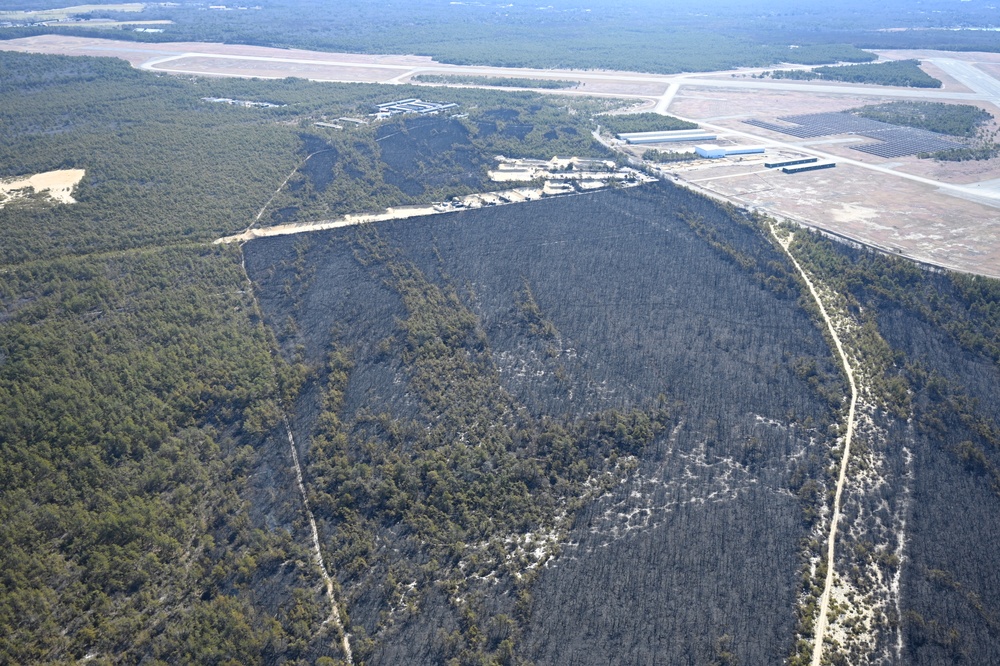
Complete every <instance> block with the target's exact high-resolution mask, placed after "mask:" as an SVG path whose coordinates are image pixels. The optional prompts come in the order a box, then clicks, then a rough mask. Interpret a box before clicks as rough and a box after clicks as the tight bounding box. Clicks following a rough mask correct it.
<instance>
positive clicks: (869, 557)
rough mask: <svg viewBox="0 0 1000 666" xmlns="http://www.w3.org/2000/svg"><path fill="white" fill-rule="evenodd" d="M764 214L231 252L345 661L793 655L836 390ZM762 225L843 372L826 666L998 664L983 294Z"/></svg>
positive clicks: (813, 566) (445, 222)
mask: <svg viewBox="0 0 1000 666" xmlns="http://www.w3.org/2000/svg"><path fill="white" fill-rule="evenodd" d="M766 229H767V221H766V220H764V219H762V218H759V217H756V216H752V215H749V214H746V213H744V212H742V211H739V210H738V209H736V208H733V207H729V206H724V205H719V204H717V203H715V202H713V201H711V200H709V199H706V198H704V197H702V196H700V195H697V194H694V193H691V192H689V191H686V190H683V189H680V188H676V187H674V186H672V185H669V184H663V183H659V184H654V185H647V186H643V187H641V188H637V189H632V190H628V191H624V190H622V191H608V192H603V193H595V194H589V195H580V196H574V197H565V198H559V199H552V200H546V201H541V202H536V203H532V204H525V205H521V206H513V207H504V208H494V209H482V210H477V211H464V212H460V213H454V214H448V215H443V216H436V217H430V218H422V219H414V220H409V221H400V222H389V223H382V224H378V225H369V226H363V227H358V228H351V229H345V230H337V231H331V232H322V233H316V234H309V235H300V236H290V237H286V238H281V239H267V240H259V241H254V242H251V243H250V244H248V245H246V246H245V248H244V252H245V256H246V264H247V269H248V273H249V275H250V277H251V278H252V280H253V282H254V284H255V289H256V292H257V296H258V298H259V301H260V303H261V307H262V313H263V316H264V318H265V321H266V322H267V323H268V324H269V326H270V327H271V329H272V330H273V331H274V333H275V335H276V338H277V343H278V345H279V347H280V353H281V355H282V356H283V358H284V360H285V361H286V362H287V363H288V364H289V365H290V366H293V367H299V368H301V372H300V376H301V378H302V383H301V387H300V389H299V390H298V392H297V397H296V398H295V400H294V402H293V403H292V404H288V405H286V408H287V409H288V411H289V412H290V413H291V414H292V417H291V430H292V431H293V432H294V436H295V441H296V442H297V446H298V455H299V457H300V458H301V460H302V463H303V470H304V476H305V486H306V488H307V494H308V497H309V503H310V505H311V506H312V507H313V509H314V512H315V517H316V521H317V524H318V534H319V540H320V543H321V548H322V551H323V552H324V554H325V556H326V561H327V562H328V563H329V566H330V567H331V574H332V575H333V576H334V577H335V578H336V580H337V583H338V603H339V604H341V607H342V608H343V610H344V611H345V615H346V616H347V617H348V618H349V620H348V621H347V622H346V623H345V626H344V631H346V632H347V634H348V635H349V636H350V640H351V642H352V648H353V658H354V659H355V660H359V661H363V662H364V663H372V664H378V663H383V664H388V663H403V662H410V663H444V662H450V661H451V660H457V661H455V663H520V662H524V661H529V662H533V663H552V664H556V663H574V664H604V663H609V662H611V663H614V662H622V663H637V664H638V663H665V662H666V663H676V664H703V663H777V662H781V661H785V660H788V661H790V662H794V663H798V661H799V660H802V662H803V663H808V661H807V659H808V654H809V652H810V650H811V648H810V647H809V646H810V644H811V641H812V640H813V639H814V636H813V632H814V623H815V614H816V612H817V610H816V609H817V606H816V604H817V599H818V595H819V588H821V587H822V585H823V582H822V581H823V575H824V574H825V571H826V564H825V562H824V561H822V558H821V553H824V552H825V545H826V544H825V538H826V537H825V535H826V533H827V532H828V530H829V522H830V512H831V507H830V502H831V499H830V498H831V496H832V494H833V489H834V486H835V484H836V473H835V468H836V463H837V461H839V459H840V458H839V457H838V454H839V452H840V450H841V448H840V447H841V446H842V440H843V437H842V435H843V429H844V418H845V413H846V407H845V404H846V402H845V401H846V396H848V394H849V388H848V386H847V381H846V377H845V375H844V371H843V368H842V367H841V365H840V362H839V360H838V358H837V357H836V355H835V352H834V351H833V347H832V345H831V342H830V339H829V335H828V334H827V333H826V331H825V329H824V327H823V325H822V323H821V322H820V321H819V319H818V315H817V310H816V304H815V303H814V302H812V301H811V300H810V297H809V293H808V292H807V291H806V289H805V287H804V286H803V283H802V281H801V278H800V277H799V275H798V274H797V272H796V269H795V268H794V267H793V265H792V263H791V261H790V260H789V257H788V256H786V255H785V254H784V253H783V252H782V248H781V246H780V245H779V244H777V243H774V242H772V240H771V237H770V236H769V234H768V233H767V230H766ZM786 233H789V234H792V235H794V241H793V242H792V243H791V251H792V252H793V256H797V257H799V261H800V262H801V265H802V266H803V267H804V270H807V271H808V274H810V275H812V277H813V279H815V280H816V281H817V282H819V283H821V284H823V285H824V287H823V293H824V297H823V298H824V300H828V302H827V309H828V310H830V311H831V312H834V313H835V317H836V316H839V317H840V318H839V319H838V320H837V321H838V323H837V329H838V330H840V331H842V333H841V336H842V337H843V338H844V340H845V341H846V346H847V348H848V349H849V356H850V358H851V363H852V364H853V365H855V368H856V375H857V376H858V377H859V380H858V381H859V383H860V385H861V386H862V390H861V391H860V395H861V399H860V404H861V405H862V408H861V409H860V412H861V413H862V415H863V418H859V425H858V434H857V435H856V440H855V443H854V445H853V446H852V451H851V453H852V454H853V455H852V458H851V463H850V467H849V474H848V479H849V482H848V483H847V485H846V487H845V489H844V497H845V499H844V504H843V508H842V512H843V515H842V516H841V517H840V525H841V533H840V535H839V536H838V540H837V544H836V560H835V570H836V575H835V577H834V579H835V581H836V583H835V586H834V588H835V589H834V590H833V592H832V598H834V599H842V600H843V601H842V602H841V603H843V605H844V606H845V607H846V606H847V605H848V604H847V600H848V599H850V601H852V602H854V603H853V606H852V607H853V608H854V611H853V612H854V613H855V615H858V617H855V616H853V615H852V614H851V611H847V610H844V611H842V612H840V613H839V615H838V614H837V612H836V611H837V603H838V602H837V601H834V602H832V605H833V608H834V612H833V614H832V615H831V617H834V616H836V617H835V619H833V620H831V623H830V628H829V630H828V632H827V634H826V640H827V642H829V643H830V645H831V647H830V648H829V649H828V650H827V655H826V657H825V659H826V660H830V659H836V658H845V659H848V660H849V663H866V660H870V661H871V662H873V663H874V662H876V661H883V660H887V661H888V662H890V663H941V661H942V660H951V661H956V663H959V662H962V661H963V660H972V662H975V661H978V660H980V659H987V660H989V659H992V658H996V656H997V655H996V654H994V651H995V649H996V648H995V645H996V641H995V640H994V639H995V637H996V631H997V627H998V625H997V616H996V615H995V611H994V610H993V609H992V608H991V607H990V604H989V599H995V598H996V595H997V594H998V592H1000V591H998V590H997V588H996V585H997V577H996V575H995V573H993V572H994V571H995V564H996V562H995V561H994V560H995V557H996V556H995V554H994V553H993V552H992V551H991V550H990V548H989V547H988V546H989V543H988V541H989V537H987V536H985V535H987V534H990V533H991V530H990V529H986V528H985V527H986V526H987V525H990V526H994V525H995V524H996V522H997V521H998V520H1000V518H998V516H1000V513H998V511H997V509H998V508H1000V506H998V499H1000V496H998V488H1000V481H998V479H1000V475H998V473H997V471H996V470H997V467H996V464H997V463H998V462H1000V455H998V451H997V446H998V443H1000V442H998V439H997V422H996V414H997V409H996V405H995V395H994V394H995V388H996V387H997V386H998V385H1000V374H998V371H997V364H996V361H997V354H996V351H997V346H996V343H997V339H996V329H995V328H992V329H990V326H989V322H983V321H976V319H977V318H976V317H974V316H973V315H969V316H968V317H967V319H968V321H965V322H963V321H961V320H957V321H956V320H954V319H953V318H952V317H953V316H954V315H955V313H957V312H962V311H969V308H970V307H971V308H979V307H992V308H993V311H992V315H991V316H992V317H994V318H995V317H996V312H995V301H991V299H992V298H993V297H994V296H995V294H996V290H997V287H996V285H995V284H994V283H991V282H989V281H985V280H980V281H979V282H981V283H983V284H981V285H978V290H977V285H976V284H975V283H976V282H977V281H976V280H975V279H973V278H960V277H954V276H947V275H940V274H934V273H929V272H926V271H923V270H920V269H918V268H916V267H914V266H913V265H912V264H908V263H905V262H902V261H900V260H892V259H888V258H883V257H881V255H872V254H871V253H869V252H866V251H862V250H857V249H851V248H848V247H845V246H841V245H837V244H834V243H832V242H830V241H828V240H826V239H823V238H822V237H819V236H816V235H814V234H811V233H808V232H806V231H804V230H796V231H791V230H787V231H786ZM838 313H839V314H838ZM989 321H992V320H989ZM993 324H994V325H995V322H993ZM990 336H992V337H990ZM943 433H946V434H943ZM959 507H960V508H959ZM956 509H958V513H957V514H956V513H955V511H956ZM845 526H847V527H845ZM977 526H978V528H977ZM960 535H961V536H960ZM956 542H961V543H963V544H965V545H964V546H963V547H962V548H961V549H960V550H956V549H955V548H954V544H955V543H956ZM944 544H951V547H945V546H944ZM942 595H946V596H948V597H949V598H950V601H949V603H948V604H945V605H942V604H940V603H938V600H939V598H940V597H941V596H942ZM857 609H862V610H860V611H859V610H857ZM314 649H320V648H319V647H318V646H314ZM324 654H327V653H326V652H324ZM329 654H331V656H335V657H336V656H340V657H342V656H343V655H338V654H337V653H336V651H334V652H332V653H329ZM727 660H728V661H727ZM831 663H837V661H832V662H831ZM970 663H971V662H970Z"/></svg>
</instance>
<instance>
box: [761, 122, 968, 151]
mask: <svg viewBox="0 0 1000 666" xmlns="http://www.w3.org/2000/svg"><path fill="white" fill-rule="evenodd" d="M778 120H781V121H783V122H786V123H793V124H791V125H777V124H775V123H768V122H765V121H763V120H744V121H743V122H745V123H746V124H748V125H753V126H754V127H761V128H763V129H767V130H772V131H774V132H781V133H783V134H791V135H792V136H794V137H798V138H800V139H812V138H814V137H818V136H832V135H836V134H859V135H861V136H865V137H868V138H869V139H876V140H877V141H878V143H866V144H864V145H861V146H851V148H852V149H853V150H858V151H861V152H863V153H868V154H870V155H877V156H878V157H886V158H889V157H903V156H905V155H916V154H918V153H933V152H936V151H938V150H952V149H955V148H964V147H965V145H964V144H961V143H958V142H956V141H949V140H947V139H943V138H941V135H940V134H935V133H934V132H928V131H927V130H922V129H916V128H913V127H900V126H899V125H890V124H889V123H883V122H881V121H878V120H871V119H870V118H862V117H860V116H855V115H852V114H850V113H811V114H807V115H801V116H785V117H783V118H778Z"/></svg>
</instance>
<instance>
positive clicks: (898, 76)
mask: <svg viewBox="0 0 1000 666" xmlns="http://www.w3.org/2000/svg"><path fill="white" fill-rule="evenodd" d="M761 76H762V77H770V78H773V79H796V80H799V81H813V80H816V79H820V80H823V81H843V82H844V83H870V84H873V85H879V86H902V87H906V88H940V87H941V81H940V80H938V79H935V78H934V77H933V76H930V75H929V74H927V72H925V71H923V70H922V69H920V62H919V61H917V60H893V61H889V62H879V63H873V64H864V65H841V66H838V67H815V68H813V69H807V70H802V69H779V70H776V71H773V72H764V73H763V74H762V75H761Z"/></svg>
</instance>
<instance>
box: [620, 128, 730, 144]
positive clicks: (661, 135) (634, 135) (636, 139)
mask: <svg viewBox="0 0 1000 666" xmlns="http://www.w3.org/2000/svg"><path fill="white" fill-rule="evenodd" d="M618 138H619V139H621V140H622V141H624V142H625V143H629V144H642V143H677V142H681V141H714V140H715V135H714V134H708V133H707V132H705V130H700V129H696V130H671V131H666V132H627V133H623V134H619V135H618Z"/></svg>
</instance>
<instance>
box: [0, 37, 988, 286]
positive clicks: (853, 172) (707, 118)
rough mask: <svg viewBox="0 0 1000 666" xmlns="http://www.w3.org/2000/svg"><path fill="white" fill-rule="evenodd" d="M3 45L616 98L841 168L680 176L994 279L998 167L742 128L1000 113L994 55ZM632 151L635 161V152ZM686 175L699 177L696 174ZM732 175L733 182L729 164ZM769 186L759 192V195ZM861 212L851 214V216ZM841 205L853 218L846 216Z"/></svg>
mask: <svg viewBox="0 0 1000 666" xmlns="http://www.w3.org/2000/svg"><path fill="white" fill-rule="evenodd" d="M0 49H7V50H16V51H22V52H36V53H54V54H67V55H91V56H115V57H119V58H123V59H125V60H128V61H129V62H130V63H131V64H132V65H133V66H135V67H139V68H142V69H146V70H149V71H157V72H169V73H179V74H180V73H183V74H199V75H206V76H232V77H260V78H284V77H287V76H296V77H301V78H308V79H312V80H317V81H349V82H369V83H390V84H396V83H406V82H408V81H410V80H411V79H412V77H414V76H416V75H419V74H448V73H452V74H462V75H467V76H502V77H519V78H535V79H557V80H572V81H579V82H580V85H579V87H578V88H576V89H573V90H556V91H545V92H550V93H554V94H559V95H567V96H568V95H584V96H596V97H614V98H619V99H622V100H633V101H634V102H635V103H636V105H637V107H639V108H650V107H652V108H654V109H655V110H657V111H659V112H661V113H666V112H669V113H671V114H672V115H677V116H678V117H681V118H684V119H686V120H691V121H695V122H698V123H701V124H702V125H703V126H704V127H706V128H708V129H711V130H715V131H716V132H718V133H719V134H720V138H721V139H722V142H723V143H726V142H728V143H739V144H744V145H747V144H753V145H765V146H767V147H768V148H769V151H792V152H793V153H801V154H804V155H808V156H814V157H818V158H819V159H821V160H831V161H835V162H837V163H838V165H839V166H838V168H836V169H833V170H830V171H826V172H823V173H821V174H802V175H799V176H797V177H786V176H785V174H773V175H772V174H753V175H746V174H741V175H736V174H740V170H744V171H747V172H750V171H752V170H754V169H755V168H756V169H757V170H759V169H760V168H761V167H760V166H759V165H758V166H757V167H754V166H752V161H749V162H740V163H735V164H734V163H733V162H731V161H729V160H721V161H719V162H714V163H710V164H699V165H697V166H692V165H688V166H687V167H686V168H685V169H684V170H681V169H679V168H677V167H672V168H671V169H670V171H671V172H673V173H676V174H677V175H678V176H679V177H680V178H681V179H682V180H691V181H694V185H695V186H697V187H699V188H704V189H708V190H710V191H712V192H714V193H715V194H717V195H720V196H726V197H731V198H733V200H734V201H737V202H739V203H744V204H746V205H751V206H754V207H755V208H758V209H760V210H762V211H764V212H772V213H775V214H778V215H782V216H786V217H790V218H795V219H800V220H801V221H803V222H806V223H808V224H810V225H813V226H816V227H819V228H823V229H827V230H829V231H832V232H834V233H839V234H843V235H846V236H849V237H852V238H855V239H856V240H858V241H860V242H864V243H869V244H872V245H875V246H878V247H882V248H885V249H888V250H890V251H893V252H898V253H900V254H903V255H905V256H910V257H913V258H915V259H919V260H922V261H929V262H932V263H935V264H938V265H941V266H945V267H949V268H954V269H958V270H963V271H970V272H977V273H983V274H987V275H993V276H1000V237H998V233H1000V232H998V225H1000V185H998V183H1000V160H990V161H987V162H969V163H953V164H944V163H938V162H933V161H930V160H919V159H917V158H916V157H902V158H895V159H893V160H891V161H890V160H886V159H882V158H879V157H876V156H873V155H868V154H865V153H861V152H858V151H856V150H852V149H851V146H852V145H856V144H857V143H858V142H870V140H868V139H863V138H861V137H857V136H850V135H844V136H831V137H818V138H815V139H808V140H801V139H796V138H795V137H792V136H789V135H785V134H781V133H777V132H772V131H769V130H766V129H762V128H758V127H752V126H750V125H747V124H745V123H744V122H742V121H743V120H746V119H749V118H754V119H758V120H764V121H769V122H773V121H774V120H775V119H776V118H779V117H783V116H788V115H794V114H805V113H819V112H833V111H844V110H847V109H851V108H856V107H859V106H863V105H865V104H878V103H883V102H888V101H893V100H900V99H902V100H927V101H943V102H961V103H966V104H976V105H978V106H980V107H981V108H983V109H985V110H987V111H989V112H990V113H994V114H995V115H1000V81H998V80H997V79H995V78H993V77H994V76H995V75H997V74H998V72H1000V54H989V53H949V52H939V51H926V52H916V51H898V52H892V51H883V52H881V53H880V55H881V56H882V57H884V58H889V59H907V58H917V59H921V60H923V61H925V63H926V67H927V69H928V71H929V72H931V73H932V74H933V75H934V76H937V77H939V78H941V79H942V80H943V81H944V86H943V87H942V88H941V89H912V88H895V87H882V86H866V85H854V84H844V83H818V82H807V81H789V80H778V81H775V80H768V79H754V78H751V77H750V76H748V75H749V74H753V73H756V72H758V71H760V70H750V69H747V70H740V71H734V72H719V73H713V74H681V75H672V76H668V75H654V74H640V73H634V72H609V71H576V70H535V69H526V68H501V67H479V66H458V65H443V64H440V63H437V62H435V61H434V60H432V59H431V58H427V57H420V56H372V55H358V54H344V53H321V52H310V51H301V50H282V49H273V48H265V47H256V46H242V45H223V44H198V43H160V44H140V43H132V42H118V41H113V40H105V39H88V38H78V37H63V36H58V35H43V36H38V37H30V38H23V39H17V40H9V41H2V42H0ZM638 154H641V153H638ZM691 169H694V171H693V172H692V171H691ZM734 169H735V170H736V173H735V174H734V172H733V170H734ZM763 192H766V193H767V194H766V196H765V195H764V194H763ZM858 207H860V208H861V209H864V210H865V211H871V212H870V213H869V212H866V213H865V214H864V215H862V216H860V218H859V216H858V215H855V214H853V213H850V212H849V211H855V210H859V208H858ZM845 211H848V212H845Z"/></svg>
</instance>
